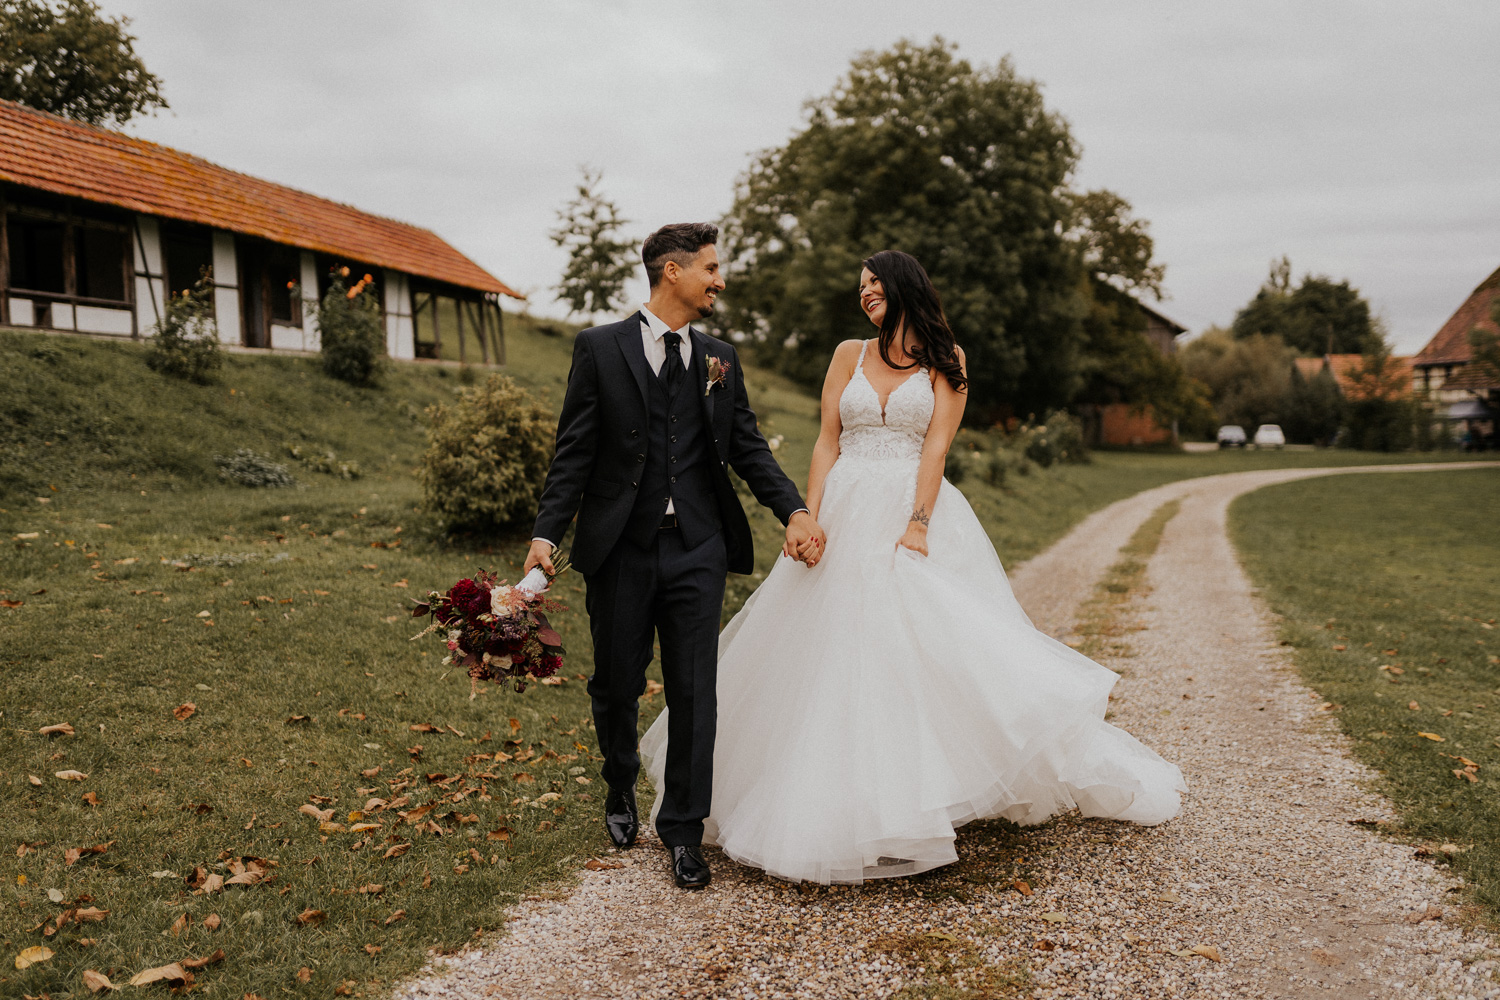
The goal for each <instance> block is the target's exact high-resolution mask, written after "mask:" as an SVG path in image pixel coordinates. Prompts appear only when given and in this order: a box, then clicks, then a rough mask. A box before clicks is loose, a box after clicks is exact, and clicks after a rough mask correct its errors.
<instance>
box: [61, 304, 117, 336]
mask: <svg viewBox="0 0 1500 1000" xmlns="http://www.w3.org/2000/svg"><path fill="white" fill-rule="evenodd" d="M54 314H55V313H54ZM77 314H78V315H77V317H76V318H77V323H78V330H79V332H80V333H109V334H114V335H115V336H123V337H128V336H130V334H131V329H130V310H129V309H108V308H105V307H103V306H78V307H77Z"/></svg>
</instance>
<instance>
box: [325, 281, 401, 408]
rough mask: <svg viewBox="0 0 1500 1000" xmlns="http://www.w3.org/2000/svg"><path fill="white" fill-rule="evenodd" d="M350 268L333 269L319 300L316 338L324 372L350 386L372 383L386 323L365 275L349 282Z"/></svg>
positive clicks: (382, 354) (377, 371)
mask: <svg viewBox="0 0 1500 1000" xmlns="http://www.w3.org/2000/svg"><path fill="white" fill-rule="evenodd" d="M348 277H349V269H348V268H347V267H339V268H336V269H335V270H334V271H333V274H332V280H331V281H330V282H329V283H328V291H327V292H325V293H324V294H323V300H322V301H321V302H319V303H318V341H319V345H320V346H319V350H320V351H321V352H322V355H323V372H324V373H325V374H327V375H329V376H331V377H332V378H336V379H339V380H341V381H344V382H348V383H349V384H350V385H362V386H373V385H375V384H376V383H378V382H379V381H380V371H381V367H382V365H383V364H384V361H385V323H384V322H383V321H382V320H381V318H380V303H378V302H376V301H375V293H374V292H373V291H371V290H370V285H371V283H372V282H373V280H374V279H373V278H372V277H371V276H370V275H368V274H367V275H365V276H363V277H362V278H360V279H359V280H358V281H356V282H355V283H354V284H352V285H350V284H348V282H347V279H348Z"/></svg>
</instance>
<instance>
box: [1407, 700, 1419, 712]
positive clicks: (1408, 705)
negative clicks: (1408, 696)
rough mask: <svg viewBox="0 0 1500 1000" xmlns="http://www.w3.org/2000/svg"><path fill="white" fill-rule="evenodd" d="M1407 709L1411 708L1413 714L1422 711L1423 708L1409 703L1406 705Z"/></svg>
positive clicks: (1412, 702) (1411, 702)
mask: <svg viewBox="0 0 1500 1000" xmlns="http://www.w3.org/2000/svg"><path fill="white" fill-rule="evenodd" d="M1406 707H1407V708H1409V709H1411V710H1412V711H1413V712H1415V711H1418V710H1420V709H1421V707H1422V706H1421V705H1418V704H1417V703H1416V702H1414V701H1409V702H1407V703H1406Z"/></svg>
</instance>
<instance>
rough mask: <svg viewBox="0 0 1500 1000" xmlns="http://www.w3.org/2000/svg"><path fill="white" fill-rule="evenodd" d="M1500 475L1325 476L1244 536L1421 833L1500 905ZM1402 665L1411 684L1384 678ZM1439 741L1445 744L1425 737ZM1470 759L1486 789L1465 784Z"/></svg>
mask: <svg viewBox="0 0 1500 1000" xmlns="http://www.w3.org/2000/svg"><path fill="white" fill-rule="evenodd" d="M1497 497H1500V471H1496V470H1492V469H1489V470H1486V469H1475V470H1472V471H1466V472H1445V473H1442V474H1440V475H1436V474H1427V475H1410V476H1400V475H1381V476H1379V477H1375V476H1369V477H1365V476H1357V477H1338V478H1332V479H1315V480H1309V481H1306V482H1300V483H1292V484H1288V485H1283V486H1275V487H1271V488H1267V489H1263V490H1259V491H1257V492H1254V493H1250V494H1248V495H1246V496H1244V497H1241V498H1240V499H1239V500H1237V501H1236V502H1235V504H1234V506H1233V508H1232V509H1231V527H1232V531H1233V535H1234V539H1235V542H1236V544H1237V545H1238V546H1239V550H1240V552H1241V553H1242V555H1243V557H1244V560H1245V564H1246V567H1247V568H1248V570H1249V572H1250V574H1251V576H1252V578H1253V579H1254V580H1255V581H1256V583H1257V584H1258V585H1260V586H1261V587H1262V588H1263V591H1264V593H1265V594H1266V596H1267V598H1268V599H1269V601H1270V604H1271V606H1272V608H1273V609H1275V611H1276V612H1277V613H1278V614H1280V615H1282V616H1283V618H1284V621H1283V624H1282V634H1283V637H1284V638H1285V639H1286V640H1287V641H1288V642H1290V643H1291V644H1292V645H1293V646H1294V647H1295V656H1296V661H1297V663H1298V665H1299V666H1300V667H1301V669H1302V673H1303V676H1304V677H1305V678H1306V679H1307V681H1308V683H1310V684H1311V685H1312V686H1313V687H1314V688H1316V689H1317V690H1318V691H1319V692H1320V693H1321V694H1322V695H1323V697H1324V698H1325V699H1327V700H1328V701H1330V702H1333V703H1334V704H1335V705H1336V706H1337V707H1336V709H1335V711H1336V712H1337V716H1338V719H1339V722H1340V724H1341V725H1342V726H1343V728H1344V730H1345V732H1347V733H1348V734H1349V736H1350V737H1351V738H1352V739H1353V740H1354V746H1355V751H1356V753H1357V754H1358V755H1359V757H1360V758H1361V759H1362V760H1363V761H1365V762H1366V763H1368V764H1370V765H1371V766H1372V767H1374V768H1376V769H1377V770H1379V771H1380V773H1381V774H1382V776H1383V780H1382V786H1383V788H1382V790H1383V791H1384V792H1385V793H1386V794H1388V795H1389V796H1390V797H1391V798H1392V799H1393V800H1394V802H1395V803H1396V805H1397V807H1398V809H1399V810H1400V813H1401V828H1400V829H1399V830H1398V831H1396V832H1398V833H1401V834H1403V835H1406V836H1410V837H1414V838H1420V839H1424V840H1429V839H1430V840H1432V841H1437V842H1439V843H1441V842H1447V841H1452V842H1454V843H1457V844H1458V845H1460V846H1462V847H1465V848H1469V849H1468V850H1466V851H1464V852H1463V853H1462V854H1459V855H1458V856H1457V857H1456V858H1455V859H1454V864H1455V866H1456V867H1458V868H1459V870H1461V871H1462V872H1463V873H1464V875H1465V876H1466V877H1467V878H1468V879H1469V880H1470V881H1471V882H1472V883H1473V884H1474V885H1475V886H1476V892H1477V896H1478V898H1479V900H1480V901H1481V902H1483V903H1485V904H1486V905H1487V906H1488V907H1489V908H1490V912H1491V913H1492V914H1493V913H1494V912H1495V908H1496V907H1500V750H1497V749H1496V748H1497V747H1500V656H1497V654H1500V632H1497V631H1496V630H1495V628H1494V627H1493V626H1494V625H1495V624H1496V616H1497V615H1500V606H1497V605H1500V598H1497V595H1500V533H1497V532H1496V531H1495V528H1494V525H1495V518H1496V515H1497V514H1500V500H1497ZM1382 667H1392V668H1395V670H1399V671H1402V672H1401V673H1396V672H1394V671H1393V670H1387V669H1382ZM1423 732H1426V733H1432V734H1434V735H1437V736H1440V737H1442V738H1443V742H1437V741H1435V740H1431V739H1428V738H1426V737H1423V736H1420V735H1418V734H1419V733H1423ZM1456 757H1464V758H1467V759H1468V760H1471V761H1474V762H1475V763H1477V764H1479V765H1480V768H1479V771H1478V774H1477V777H1478V779H1479V780H1478V782H1477V783H1471V782H1470V781H1468V780H1467V779H1465V778H1462V777H1459V776H1457V775H1455V774H1454V773H1453V772H1454V770H1455V769H1458V770H1462V769H1463V767H1464V764H1463V762H1462V761H1460V760H1456V759H1455V758H1456Z"/></svg>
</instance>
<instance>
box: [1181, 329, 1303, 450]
mask: <svg viewBox="0 0 1500 1000" xmlns="http://www.w3.org/2000/svg"><path fill="white" fill-rule="evenodd" d="M1180 356H1181V358H1182V367H1183V368H1184V369H1186V370H1187V373H1188V374H1189V375H1191V376H1192V377H1193V378H1196V379H1197V380H1198V381H1200V382H1202V383H1203V384H1204V385H1206V386H1208V388H1209V392H1210V394H1211V395H1212V398H1213V403H1214V409H1215V410H1216V411H1217V412H1218V416H1219V422H1220V423H1225V424H1239V425H1241V426H1243V427H1250V428H1254V427H1257V426H1259V425H1260V424H1279V423H1282V422H1283V420H1284V419H1285V416H1286V414H1287V412H1288V409H1287V394H1288V390H1289V388H1290V386H1291V378H1292V376H1291V371H1292V368H1293V364H1292V359H1293V358H1294V357H1295V356H1296V353H1295V352H1294V351H1292V350H1290V349H1288V348H1287V346H1286V345H1285V344H1284V343H1282V341H1281V338H1280V337H1277V336H1274V335H1272V336H1267V335H1265V334H1259V333H1255V334H1251V335H1250V336H1248V337H1245V338H1242V339H1241V338H1236V337H1234V336H1233V335H1232V334H1231V333H1230V332H1229V331H1228V330H1225V329H1223V328H1222V327H1212V328H1210V329H1208V330H1206V331H1204V332H1203V334H1202V335H1201V336H1199V337H1198V338H1197V339H1196V340H1194V341H1193V342H1192V343H1190V344H1188V345H1187V346H1186V347H1184V348H1183V349H1182V351H1181V355H1180Z"/></svg>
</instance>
